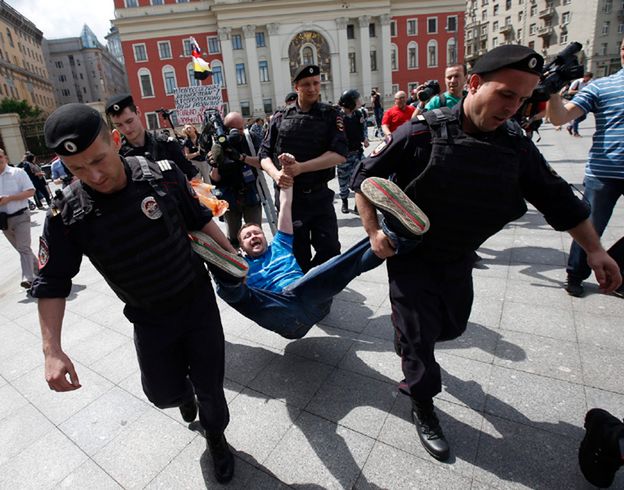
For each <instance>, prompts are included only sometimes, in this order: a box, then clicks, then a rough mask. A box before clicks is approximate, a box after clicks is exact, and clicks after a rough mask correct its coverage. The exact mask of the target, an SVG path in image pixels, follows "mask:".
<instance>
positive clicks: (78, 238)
mask: <svg viewBox="0 0 624 490" xmlns="http://www.w3.org/2000/svg"><path fill="white" fill-rule="evenodd" d="M44 135H45V141H46V145H47V146H48V147H49V148H50V149H51V150H52V151H54V152H56V153H57V154H58V155H59V156H61V157H62V158H63V161H64V162H65V165H66V166H67V168H68V169H69V170H70V171H71V172H72V173H73V175H74V176H75V177H76V178H77V179H79V180H75V181H74V182H72V183H71V184H70V185H69V186H68V187H66V188H65V189H64V190H63V196H62V198H57V199H55V202H54V204H55V209H56V210H57V214H56V215H55V213H53V212H49V213H48V216H47V217H46V221H45V225H44V231H43V236H42V237H41V240H40V249H39V263H40V273H39V276H38V277H37V279H36V281H35V282H34V284H33V287H32V290H31V293H32V295H33V296H34V297H36V298H39V301H38V307H39V318H40V322H41V332H42V338H43V351H44V355H45V377H46V381H47V383H48V385H49V387H50V389H51V390H54V391H70V390H75V389H78V388H80V381H79V379H78V375H77V373H76V370H75V368H74V365H73V363H72V362H71V360H70V359H69V357H67V355H66V354H65V353H64V352H63V349H62V347H61V326H62V320H63V312H64V309H65V298H66V297H67V296H68V295H69V293H70V290H71V287H72V278H73V277H74V276H75V275H76V274H77V273H78V271H79V269H80V263H81V260H82V256H83V255H86V256H87V257H89V259H90V260H91V262H92V263H93V264H94V266H95V267H96V269H97V270H98V271H99V272H100V273H101V274H102V275H103V276H104V278H105V279H106V282H107V283H108V284H109V286H110V287H111V288H112V289H113V291H114V292H115V294H116V295H117V296H118V297H119V298H120V299H121V300H122V301H123V302H124V303H125V308H124V314H125V316H126V317H127V318H128V319H129V320H130V321H131V322H132V323H133V324H134V339H135V346H136V349H137V356H138V359H139V366H140V369H141V380H142V383H143V390H144V391H145V394H146V396H147V398H148V399H149V400H150V401H151V402H152V403H154V404H155V405H156V406H157V407H159V408H167V407H175V406H179V407H180V411H181V413H182V417H183V418H184V420H185V421H187V422H191V421H193V420H194V419H195V417H196V415H197V409H198V406H199V418H200V421H201V423H202V425H203V427H204V429H205V430H206V436H207V441H208V447H209V449H210V451H211V453H212V456H213V462H214V467H215V476H216V479H217V480H218V481H220V482H225V481H228V480H229V479H231V478H232V474H233V470H234V459H233V457H232V454H231V452H230V449H229V446H228V444H227V442H226V440H225V437H224V435H223V431H224V430H225V428H226V426H227V425H228V422H229V413H228V407H227V404H226V401H225V397H224V393H223V371H224V339H223V329H222V326H221V320H220V318H219V312H218V310H217V305H216V302H215V296H214V293H213V290H212V287H211V285H210V280H209V277H208V275H207V271H206V269H205V267H204V266H203V262H202V261H201V260H200V259H199V256H197V255H195V254H194V253H193V252H192V249H191V246H190V243H189V239H188V236H187V230H202V231H203V232H205V233H206V234H208V235H210V236H211V237H212V238H214V239H215V240H216V241H217V242H218V243H219V245H220V246H221V247H223V248H224V249H226V250H229V251H231V252H233V251H234V250H233V248H232V246H231V245H230V244H229V242H228V241H227V239H226V238H225V236H224V235H223V233H221V231H220V230H219V228H218V226H217V225H216V223H214V222H213V221H212V220H211V217H212V216H211V214H210V211H209V210H208V209H206V208H204V207H203V206H201V205H200V204H199V201H198V200H197V199H196V198H195V197H194V193H193V191H192V188H191V187H190V186H189V184H188V182H187V180H186V179H185V177H184V175H183V174H182V173H181V172H180V170H179V169H178V168H177V167H176V166H175V165H173V164H171V162H169V161H167V160H162V161H159V162H158V163H155V162H153V161H151V160H147V159H146V158H145V157H127V158H124V157H120V156H119V154H118V150H119V146H120V143H121V137H120V135H119V133H118V131H116V130H115V131H113V133H112V135H111V133H110V132H109V129H108V127H107V125H106V123H105V122H104V121H103V120H102V118H101V116H100V114H99V113H98V112H97V111H96V110H95V109H93V108H91V107H89V106H87V105H84V104H66V105H64V106H62V107H60V108H59V109H57V110H56V111H55V112H54V113H53V114H52V115H51V116H50V117H49V118H48V119H47V121H46V123H45V126H44ZM224 253H225V252H224ZM196 397H197V402H196Z"/></svg>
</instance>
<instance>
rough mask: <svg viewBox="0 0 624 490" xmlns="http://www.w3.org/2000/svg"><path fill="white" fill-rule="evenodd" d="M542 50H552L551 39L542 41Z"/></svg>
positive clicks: (545, 38)
mask: <svg viewBox="0 0 624 490" xmlns="http://www.w3.org/2000/svg"><path fill="white" fill-rule="evenodd" d="M542 48H543V49H548V48H550V37H544V39H543V40H542Z"/></svg>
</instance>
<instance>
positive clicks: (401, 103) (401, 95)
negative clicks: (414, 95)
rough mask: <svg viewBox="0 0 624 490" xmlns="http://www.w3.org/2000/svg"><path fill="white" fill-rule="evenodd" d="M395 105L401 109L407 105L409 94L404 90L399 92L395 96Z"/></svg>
mask: <svg viewBox="0 0 624 490" xmlns="http://www.w3.org/2000/svg"><path fill="white" fill-rule="evenodd" d="M394 105H396V106H397V107H399V108H401V109H403V108H404V107H405V106H406V105H407V94H406V93H405V92H403V90H399V91H398V92H397V93H396V94H394Z"/></svg>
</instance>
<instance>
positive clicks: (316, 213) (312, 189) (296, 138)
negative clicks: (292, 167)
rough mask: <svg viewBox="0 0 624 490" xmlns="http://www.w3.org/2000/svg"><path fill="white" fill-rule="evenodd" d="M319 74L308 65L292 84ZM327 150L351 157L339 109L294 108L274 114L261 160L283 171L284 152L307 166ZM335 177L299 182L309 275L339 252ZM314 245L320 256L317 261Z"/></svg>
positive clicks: (298, 221)
mask: <svg viewBox="0 0 624 490" xmlns="http://www.w3.org/2000/svg"><path fill="white" fill-rule="evenodd" d="M318 74H319V68H318V66H305V67H303V68H302V69H300V70H299V72H298V73H297V74H296V76H295V78H294V80H293V82H297V81H298V80H301V79H302V78H305V77H309V76H315V75H318ZM326 151H333V152H335V153H338V154H339V155H342V156H346V155H347V142H346V138H345V136H344V127H343V121H342V117H341V116H340V114H339V112H338V110H337V109H336V108H334V107H332V106H330V105H328V104H324V103H322V102H315V103H314V104H313V105H312V107H311V108H310V110H309V111H308V112H303V111H302V110H301V109H300V107H299V105H298V103H295V104H293V105H291V106H289V107H286V108H284V109H282V110H279V111H277V112H276V113H275V114H274V116H273V118H272V120H271V124H270V126H269V130H268V133H267V136H266V137H265V138H264V141H263V143H262V146H261V147H260V151H259V155H258V156H259V157H260V159H263V158H271V159H272V160H273V163H274V164H275V166H276V167H277V168H280V164H279V162H278V160H277V157H278V155H280V154H281V153H291V154H292V155H294V157H295V159H296V160H297V161H298V162H305V161H308V160H311V159H313V158H316V157H318V156H320V155H322V154H323V153H325V152H326ZM335 175H336V171H335V169H334V167H331V168H327V169H324V170H317V171H315V172H308V173H302V174H300V175H298V176H297V177H295V183H294V187H293V204H292V219H293V227H294V244H293V253H294V255H295V257H296V259H297V262H298V263H299V265H300V266H301V269H302V270H303V271H304V272H306V271H308V270H310V269H311V268H312V267H314V266H316V265H319V264H322V263H323V262H325V261H327V260H328V259H330V258H331V257H333V256H335V255H338V254H339V253H340V242H339V241H338V223H337V219H336V212H335V210H334V205H333V200H334V192H333V191H332V190H331V189H329V187H328V186H327V183H328V182H329V181H330V180H331V179H333V178H334V177H335ZM278 202H279V201H278ZM311 246H313V247H314V249H315V252H316V254H315V256H314V257H312V251H311V249H310V247H311Z"/></svg>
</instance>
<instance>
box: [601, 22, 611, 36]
mask: <svg viewBox="0 0 624 490" xmlns="http://www.w3.org/2000/svg"><path fill="white" fill-rule="evenodd" d="M610 25H611V22H609V21H608V20H605V21H604V22H603V23H602V31H601V34H602V35H603V36H606V35H607V34H609V26H610Z"/></svg>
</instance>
